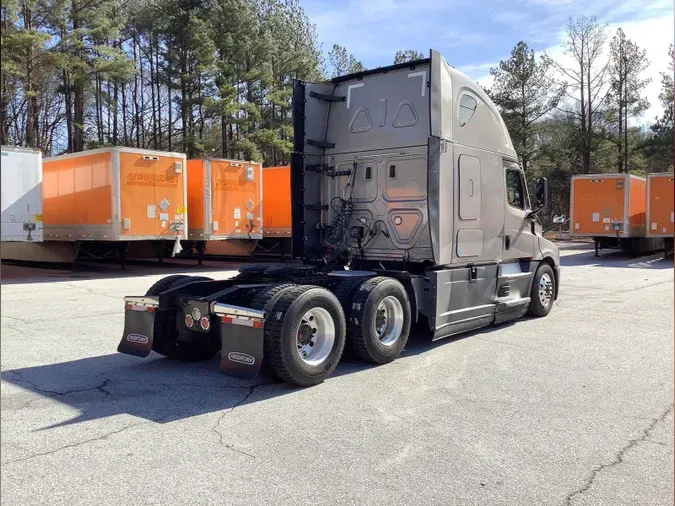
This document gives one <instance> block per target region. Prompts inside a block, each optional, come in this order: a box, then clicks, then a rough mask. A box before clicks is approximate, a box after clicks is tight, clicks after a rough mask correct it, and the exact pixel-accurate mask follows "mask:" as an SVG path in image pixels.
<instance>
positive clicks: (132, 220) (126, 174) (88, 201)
mask: <svg viewBox="0 0 675 506" xmlns="http://www.w3.org/2000/svg"><path fill="white" fill-rule="evenodd" d="M185 162H186V160H185V155H184V154H180V153H167V152H163V151H151V150H147V149H132V148H123V147H114V148H101V149H94V150H90V151H83V152H81V153H71V154H67V155H61V156H55V157H52V158H47V159H45V160H44V162H43V183H42V185H43V219H44V240H45V241H139V240H147V239H154V240H156V239H166V240H175V239H187V223H186V218H187V216H186V204H187V195H186V188H187V185H186V176H185V173H186V170H185Z"/></svg>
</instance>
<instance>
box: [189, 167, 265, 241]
mask: <svg viewBox="0 0 675 506" xmlns="http://www.w3.org/2000/svg"><path fill="white" fill-rule="evenodd" d="M187 166H188V170H187V200H188V223H189V230H188V238H189V239H190V240H193V241H213V240H221V239H262V231H261V227H262V187H263V185H262V175H261V171H262V167H261V164H259V163H256V162H243V161H239V160H224V159H220V158H205V159H196V160H188V162H187Z"/></svg>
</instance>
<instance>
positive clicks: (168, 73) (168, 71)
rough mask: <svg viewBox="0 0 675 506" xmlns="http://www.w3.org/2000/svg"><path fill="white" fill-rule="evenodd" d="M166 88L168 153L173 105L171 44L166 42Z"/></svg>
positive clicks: (171, 132)
mask: <svg viewBox="0 0 675 506" xmlns="http://www.w3.org/2000/svg"><path fill="white" fill-rule="evenodd" d="M166 88H167V94H168V97H169V103H168V104H167V109H168V112H169V124H168V125H167V130H168V134H167V138H168V144H169V151H171V137H172V136H173V125H172V124H171V122H172V121H173V114H172V109H173V103H172V100H171V43H170V41H168V40H167V42H166Z"/></svg>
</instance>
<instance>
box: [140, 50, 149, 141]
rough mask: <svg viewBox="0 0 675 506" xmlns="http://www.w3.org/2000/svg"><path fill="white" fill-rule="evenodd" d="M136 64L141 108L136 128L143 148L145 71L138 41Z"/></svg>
mask: <svg viewBox="0 0 675 506" xmlns="http://www.w3.org/2000/svg"><path fill="white" fill-rule="evenodd" d="M138 65H139V69H140V71H141V110H140V115H139V121H140V122H139V124H138V128H139V130H140V131H141V143H142V145H141V146H139V147H144V148H145V147H147V144H146V142H145V73H144V69H143V51H142V47H141V43H140V41H139V44H138Z"/></svg>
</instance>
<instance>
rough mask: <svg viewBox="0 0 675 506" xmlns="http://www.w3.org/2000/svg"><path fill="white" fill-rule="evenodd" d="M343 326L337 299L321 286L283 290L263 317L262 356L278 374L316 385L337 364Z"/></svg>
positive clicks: (288, 380)
mask: <svg viewBox="0 0 675 506" xmlns="http://www.w3.org/2000/svg"><path fill="white" fill-rule="evenodd" d="M345 327H346V325H345V317H344V312H343V311H342V307H341V306H340V302H339V301H338V300H337V298H336V297H335V295H333V294H332V293H331V292H329V291H328V290H326V289H325V288H320V287H317V286H298V287H295V288H291V289H288V290H285V291H284V292H283V293H282V295H281V296H280V297H279V298H278V299H277V301H276V302H275V303H274V305H273V307H272V308H271V310H270V312H269V316H268V317H267V319H266V321H265V343H264V346H265V347H264V354H265V358H266V359H267V361H268V363H269V366H270V368H271V369H272V372H273V373H274V374H275V375H276V376H277V377H278V378H280V379H282V380H284V381H286V382H288V383H293V384H295V385H299V386H303V387H305V386H311V385H316V384H318V383H321V382H322V381H323V380H325V379H326V378H327V377H328V376H329V375H330V374H331V373H332V372H333V370H334V369H335V367H337V364H338V362H339V360H340V357H341V356H342V351H343V350H344V345H345Z"/></svg>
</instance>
